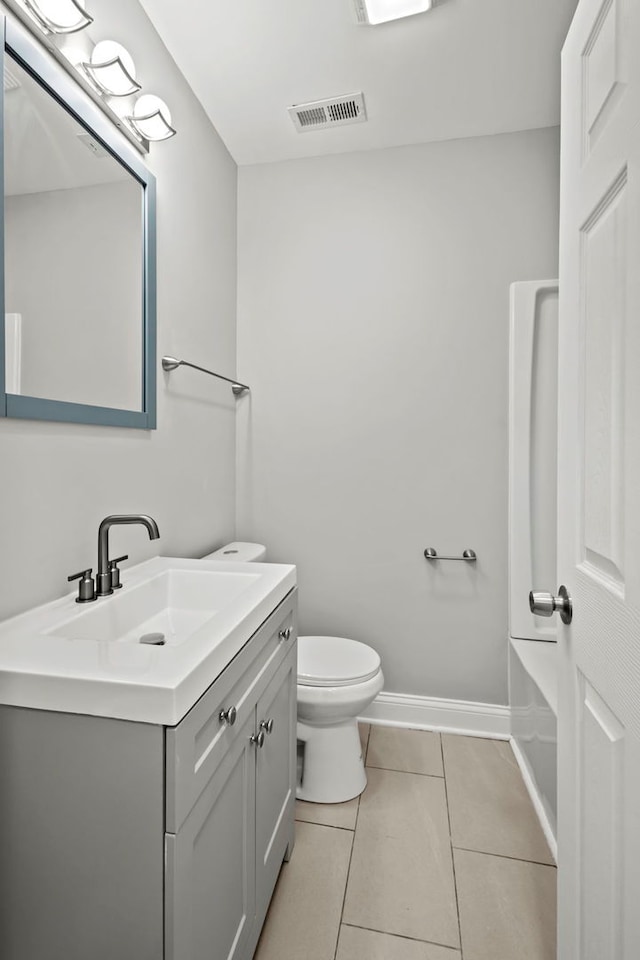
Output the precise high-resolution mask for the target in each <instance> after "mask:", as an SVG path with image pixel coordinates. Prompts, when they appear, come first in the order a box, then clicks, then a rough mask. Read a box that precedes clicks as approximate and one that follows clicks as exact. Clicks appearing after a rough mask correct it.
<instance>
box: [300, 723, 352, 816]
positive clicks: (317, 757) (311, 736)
mask: <svg viewBox="0 0 640 960" xmlns="http://www.w3.org/2000/svg"><path fill="white" fill-rule="evenodd" d="M298 741H299V743H301V744H302V746H303V750H304V757H303V762H302V777H301V780H300V782H299V783H298V786H297V789H296V796H297V797H298V799H299V800H307V801H310V802H311V803H344V801H346V800H353V798H354V797H357V796H359V795H360V794H361V793H362V791H363V790H364V788H365V787H366V785H367V775H366V773H365V770H364V763H363V760H362V746H361V744H360V734H359V732H358V721H357V720H356V719H355V718H353V719H348V720H343V721H341V722H339V723H335V724H331V725H328V726H321V725H317V726H316V725H315V724H309V723H304V722H303V721H301V720H298Z"/></svg>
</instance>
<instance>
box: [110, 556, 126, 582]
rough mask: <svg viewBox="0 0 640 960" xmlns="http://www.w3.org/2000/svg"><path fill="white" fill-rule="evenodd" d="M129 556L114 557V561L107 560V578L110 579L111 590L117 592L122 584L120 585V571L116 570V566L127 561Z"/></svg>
mask: <svg viewBox="0 0 640 960" xmlns="http://www.w3.org/2000/svg"><path fill="white" fill-rule="evenodd" d="M128 559H129V554H128V553H125V555H124V556H123V557H116V559H115V560H109V576H110V577H111V589H112V590H119V589H120V587H121V586H122V584H121V583H120V570H119V569H118V564H119V563H122V561H123V560H128Z"/></svg>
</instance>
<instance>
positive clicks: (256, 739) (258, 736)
mask: <svg viewBox="0 0 640 960" xmlns="http://www.w3.org/2000/svg"><path fill="white" fill-rule="evenodd" d="M249 740H250V741H251V743H253V744H255V746H256V747H257V748H258V750H262V748H263V747H264V730H259V731H258V733H254V734H253V736H251V737H249Z"/></svg>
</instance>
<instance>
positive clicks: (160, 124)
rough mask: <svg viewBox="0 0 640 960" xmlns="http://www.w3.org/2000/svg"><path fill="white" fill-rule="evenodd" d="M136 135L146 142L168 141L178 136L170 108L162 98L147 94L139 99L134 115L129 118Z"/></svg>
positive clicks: (134, 108)
mask: <svg viewBox="0 0 640 960" xmlns="http://www.w3.org/2000/svg"><path fill="white" fill-rule="evenodd" d="M127 120H128V122H129V124H130V125H131V126H132V127H133V129H134V130H135V131H136V133H138V134H140V136H142V137H144V138H145V140H168V139H169V137H173V136H175V134H176V130H175V129H174V128H173V127H172V126H171V113H170V112H169V107H168V106H167V105H166V103H165V102H164V100H161V99H160V97H156V96H154V94H152V93H145V94H143V96H141V97H138V99H137V100H136V102H135V104H134V107H133V115H132V116H129V117H127Z"/></svg>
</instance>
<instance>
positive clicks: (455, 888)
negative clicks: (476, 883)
mask: <svg viewBox="0 0 640 960" xmlns="http://www.w3.org/2000/svg"><path fill="white" fill-rule="evenodd" d="M440 754H441V756H442V771H443V773H444V780H443V782H444V798H445V802H446V806H447V823H448V825H449V846H450V848H451V868H452V870H453V891H454V893H455V897H456V917H457V918H458V937H459V939H460V960H464V954H463V951H462V924H461V923H460V901H459V899H458V878H457V876H456V859H455V857H454V854H453V850H454V847H453V835H452V832H451V811H450V810H449V789H448V787H447V768H446V766H445V763H444V743H443V742H442V734H440Z"/></svg>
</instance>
